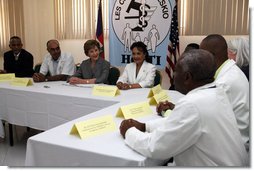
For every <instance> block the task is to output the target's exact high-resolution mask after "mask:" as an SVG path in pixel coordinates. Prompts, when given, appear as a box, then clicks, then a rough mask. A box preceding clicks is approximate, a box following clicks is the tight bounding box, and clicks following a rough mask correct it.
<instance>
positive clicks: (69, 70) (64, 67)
mask: <svg viewBox="0 0 254 171" xmlns="http://www.w3.org/2000/svg"><path fill="white" fill-rule="evenodd" d="M47 51H48V52H49V54H47V55H46V56H45V57H44V61H43V63H42V65H41V68H40V73H35V74H34V75H33V80H34V82H44V81H66V80H67V77H68V76H71V75H73V74H74V72H75V63H74V58H73V57H72V55H71V54H69V53H61V49H60V44H59V42H58V41H57V40H54V39H52V40H49V41H48V42H47ZM48 74H49V76H47V75H48Z"/></svg>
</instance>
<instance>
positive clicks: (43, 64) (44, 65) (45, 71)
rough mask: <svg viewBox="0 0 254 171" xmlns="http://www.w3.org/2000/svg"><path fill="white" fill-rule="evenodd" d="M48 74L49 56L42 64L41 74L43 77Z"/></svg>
mask: <svg viewBox="0 0 254 171" xmlns="http://www.w3.org/2000/svg"><path fill="white" fill-rule="evenodd" d="M48 72H49V64H48V58H47V56H45V58H44V60H43V62H42V64H41V68H40V73H42V74H43V75H47V73H48Z"/></svg>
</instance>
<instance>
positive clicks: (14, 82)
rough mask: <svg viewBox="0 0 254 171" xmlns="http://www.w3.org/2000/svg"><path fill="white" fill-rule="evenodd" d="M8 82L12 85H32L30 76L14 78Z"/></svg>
mask: <svg viewBox="0 0 254 171" xmlns="http://www.w3.org/2000/svg"><path fill="white" fill-rule="evenodd" d="M10 84H11V85H13V86H21V87H26V86H30V85H33V81H32V80H31V79H30V78H14V79H13V80H12V81H11V83H10Z"/></svg>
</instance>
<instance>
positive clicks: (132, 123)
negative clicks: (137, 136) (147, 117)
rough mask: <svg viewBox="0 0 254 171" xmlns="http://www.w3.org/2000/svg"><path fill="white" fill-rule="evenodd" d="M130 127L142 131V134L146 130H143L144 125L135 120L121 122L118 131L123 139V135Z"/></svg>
mask: <svg viewBox="0 0 254 171" xmlns="http://www.w3.org/2000/svg"><path fill="white" fill-rule="evenodd" d="M131 127H135V128H137V129H138V130H140V131H142V132H145V131H146V128H145V124H144V123H140V122H138V121H136V120H133V119H126V120H123V121H122V123H121V125H120V127H119V129H120V133H121V135H122V136H123V138H125V133H126V131H127V130H128V129H129V128H131Z"/></svg>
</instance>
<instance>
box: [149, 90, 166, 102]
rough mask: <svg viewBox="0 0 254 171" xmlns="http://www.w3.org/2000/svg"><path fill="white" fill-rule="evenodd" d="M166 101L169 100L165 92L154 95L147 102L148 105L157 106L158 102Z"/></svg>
mask: <svg viewBox="0 0 254 171" xmlns="http://www.w3.org/2000/svg"><path fill="white" fill-rule="evenodd" d="M166 100H170V98H169V96H168V95H167V93H166V91H163V90H162V91H161V92H159V93H158V94H155V95H154V96H153V97H152V98H151V99H150V101H149V104H150V105H157V104H159V102H164V101H166Z"/></svg>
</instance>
